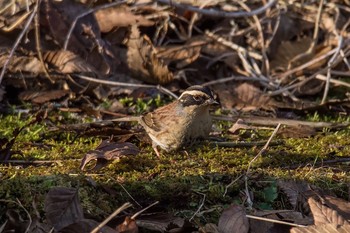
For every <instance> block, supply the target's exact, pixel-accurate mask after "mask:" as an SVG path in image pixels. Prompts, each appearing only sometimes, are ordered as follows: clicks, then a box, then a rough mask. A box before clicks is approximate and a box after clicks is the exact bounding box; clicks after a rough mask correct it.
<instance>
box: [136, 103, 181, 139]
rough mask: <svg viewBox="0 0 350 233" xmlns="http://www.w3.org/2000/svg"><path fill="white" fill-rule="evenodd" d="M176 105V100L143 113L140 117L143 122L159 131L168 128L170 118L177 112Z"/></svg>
mask: <svg viewBox="0 0 350 233" xmlns="http://www.w3.org/2000/svg"><path fill="white" fill-rule="evenodd" d="M174 106H176V103H175V102H173V103H171V104H168V105H165V106H163V107H161V108H158V109H156V110H155V111H154V112H150V113H147V114H145V115H143V116H142V117H141V119H140V120H141V124H143V125H144V126H146V127H148V128H150V129H152V130H154V131H157V132H159V131H160V130H162V129H165V128H168V125H169V119H172V118H173V117H174V114H175V109H174Z"/></svg>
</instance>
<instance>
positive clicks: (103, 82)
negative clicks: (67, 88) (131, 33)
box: [75, 75, 178, 99]
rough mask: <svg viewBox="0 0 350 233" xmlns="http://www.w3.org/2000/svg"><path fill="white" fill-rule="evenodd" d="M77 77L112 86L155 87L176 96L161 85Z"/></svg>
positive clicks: (175, 96)
mask: <svg viewBox="0 0 350 233" xmlns="http://www.w3.org/2000/svg"><path fill="white" fill-rule="evenodd" d="M75 76H76V77H78V78H81V79H84V80H87V81H90V82H95V83H100V84H107V85H112V86H120V87H145V88H156V89H158V90H159V91H161V92H163V93H164V94H167V95H169V96H172V97H174V98H175V99H177V98H178V96H177V95H175V94H174V93H173V92H171V91H170V90H169V89H166V88H164V87H162V86H161V85H147V84H135V83H123V82H114V81H108V80H101V79H97V78H91V77H88V76H84V75H75Z"/></svg>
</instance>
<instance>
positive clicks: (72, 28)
mask: <svg viewBox="0 0 350 233" xmlns="http://www.w3.org/2000/svg"><path fill="white" fill-rule="evenodd" d="M125 2H126V0H122V1H120V2H112V3H108V4H105V5H100V6H98V7H96V8H93V9H90V10H88V11H86V12H83V13H81V14H79V15H78V16H77V17H76V18H75V19H74V21H73V23H72V25H71V26H70V28H69V31H68V33H67V36H66V39H65V40H64V45H63V49H64V50H67V47H68V43H69V39H70V37H71V35H72V33H73V30H74V28H75V25H76V24H77V22H78V20H79V19H81V18H83V17H84V16H86V15H89V14H91V13H92V12H95V11H98V10H102V9H105V8H109V7H113V6H118V5H120V4H123V3H125Z"/></svg>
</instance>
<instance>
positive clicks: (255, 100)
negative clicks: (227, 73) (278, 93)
mask: <svg viewBox="0 0 350 233" xmlns="http://www.w3.org/2000/svg"><path fill="white" fill-rule="evenodd" d="M214 91H215V92H216V93H218V95H219V98H220V103H221V105H222V107H224V108H227V109H231V108H232V107H235V108H237V109H240V110H242V111H251V110H256V109H260V108H262V109H267V110H270V109H273V108H274V106H275V101H274V100H273V99H272V98H271V97H269V96H267V95H265V94H264V93H263V92H262V91H261V90H260V89H259V88H258V87H256V86H254V85H253V84H250V83H247V82H245V83H241V84H238V85H234V86H228V85H221V84H220V85H216V86H215V87H214Z"/></svg>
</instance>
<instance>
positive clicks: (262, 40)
mask: <svg viewBox="0 0 350 233" xmlns="http://www.w3.org/2000/svg"><path fill="white" fill-rule="evenodd" d="M237 3H238V4H240V5H241V6H242V7H243V8H244V9H245V10H247V11H248V12H250V11H251V9H250V8H249V7H248V6H247V4H245V3H244V2H243V1H238V2H237ZM253 19H254V21H255V25H256V28H257V30H258V33H259V39H260V44H261V53H262V56H263V64H264V65H265V71H266V72H265V74H266V75H267V76H269V73H270V62H269V58H268V57H267V53H266V44H265V38H264V33H263V29H262V26H261V22H260V20H259V18H258V17H257V16H256V15H253Z"/></svg>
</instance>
